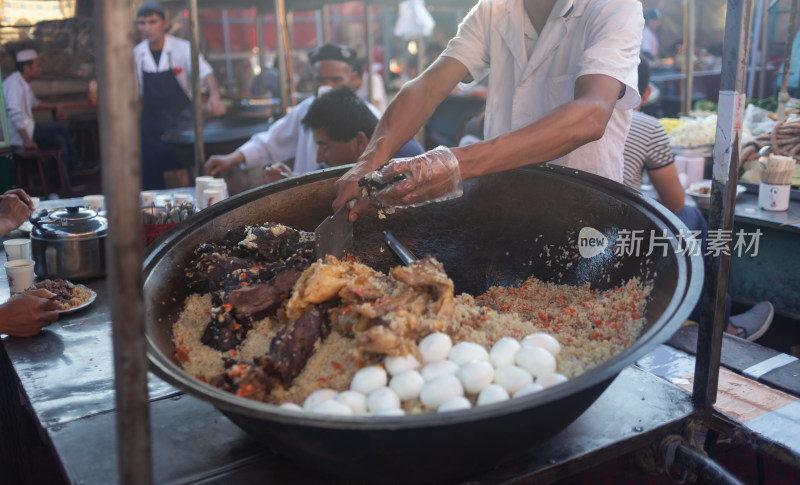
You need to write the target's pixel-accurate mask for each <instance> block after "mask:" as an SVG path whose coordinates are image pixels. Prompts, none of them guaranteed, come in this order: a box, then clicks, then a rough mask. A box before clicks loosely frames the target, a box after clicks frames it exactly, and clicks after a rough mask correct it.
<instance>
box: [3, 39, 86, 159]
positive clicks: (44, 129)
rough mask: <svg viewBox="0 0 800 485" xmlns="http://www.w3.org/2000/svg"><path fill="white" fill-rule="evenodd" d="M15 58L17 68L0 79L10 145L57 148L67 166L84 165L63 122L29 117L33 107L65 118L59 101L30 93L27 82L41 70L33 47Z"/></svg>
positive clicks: (27, 147)
mask: <svg viewBox="0 0 800 485" xmlns="http://www.w3.org/2000/svg"><path fill="white" fill-rule="evenodd" d="M16 61H17V63H16V68H17V70H16V71H14V73H12V74H11V75H10V76H8V77H7V78H6V79H5V80H4V81H3V96H4V97H5V100H6V113H7V115H8V129H9V139H10V141H11V145H12V146H17V147H23V148H25V149H26V150H36V149H38V148H60V149H61V150H62V151H63V153H64V159H65V161H66V162H67V166H68V167H69V168H70V169H73V170H78V169H81V170H82V169H86V168H88V167H87V166H85V165H84V163H83V161H82V160H81V157H80V154H78V150H77V149H76V148H75V143H74V142H73V141H72V136H70V134H69V131H68V130H67V127H66V126H64V124H63V123H59V122H57V121H54V122H39V123H37V122H36V121H35V120H34V118H33V108H38V109H44V110H47V109H50V110H56V114H57V117H58V118H59V119H64V118H66V115H65V113H64V111H63V110H62V109H61V105H60V104H58V103H48V102H44V101H39V100H38V99H37V98H36V95H34V93H33V89H32V88H31V85H30V82H31V81H33V80H34V79H36V78H37V77H39V76H40V75H41V73H42V67H41V64H40V59H39V55H38V54H37V53H36V51H35V50H33V49H23V50H21V51H19V52H17V54H16ZM95 168H96V167H95Z"/></svg>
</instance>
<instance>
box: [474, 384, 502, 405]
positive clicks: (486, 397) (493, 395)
mask: <svg viewBox="0 0 800 485" xmlns="http://www.w3.org/2000/svg"><path fill="white" fill-rule="evenodd" d="M508 400H509V396H508V392H507V391H506V390H505V389H503V387H502V386H500V385H499V384H489V385H488V386H486V387H484V388H483V390H482V391H481V393H480V394H478V401H477V404H478V406H486V405H487V404H493V403H496V402H501V401H508Z"/></svg>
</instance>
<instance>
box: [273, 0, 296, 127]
mask: <svg viewBox="0 0 800 485" xmlns="http://www.w3.org/2000/svg"><path fill="white" fill-rule="evenodd" d="M282 16H283V0H275V33H276V36H277V43H276V44H277V45H276V46H277V50H278V74H279V77H278V80H279V81H280V82H279V83H278V86H280V91H281V115H285V114H286V111H287V110H288V109H289V86H288V85H287V83H291V82H292V81H289V80H288V79H287V75H286V73H287V71H288V70H289V69H288V67H287V59H286V46H285V44H284V36H283V30H284V22H283V21H282V20H281V17H282Z"/></svg>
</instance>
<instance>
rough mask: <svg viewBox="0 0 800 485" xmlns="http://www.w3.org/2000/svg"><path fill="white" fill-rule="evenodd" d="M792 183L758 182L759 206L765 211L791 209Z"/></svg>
mask: <svg viewBox="0 0 800 485" xmlns="http://www.w3.org/2000/svg"><path fill="white" fill-rule="evenodd" d="M791 190H792V186H791V185H790V184H783V185H778V184H766V183H764V182H761V183H759V184H758V206H759V207H761V208H762V209H764V210H765V211H785V210H788V209H789V194H790V193H791Z"/></svg>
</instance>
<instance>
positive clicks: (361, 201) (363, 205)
mask: <svg viewBox="0 0 800 485" xmlns="http://www.w3.org/2000/svg"><path fill="white" fill-rule="evenodd" d="M386 162H387V160H381V159H380V158H379V157H376V156H373V155H372V154H369V153H366V152H365V153H364V154H363V155H362V156H361V158H359V160H358V162H356V164H355V165H354V166H353V167H352V168H351V169H350V170H348V171H347V172H346V173H345V174H344V175H342V176H341V177H339V179H338V180H337V181H336V182H334V184H333V186H334V187H335V188H336V192H337V195H336V199H334V201H333V210H334V211H337V210H339V208H340V207H342V206H343V205H345V204H347V203H348V202H350V201H351V200H355V201H357V202H356V204H355V205H353V207H351V208H350V213H349V216H348V218H349V219H350V222H355V220H356V219H358V216H360V215H361V214H363V213H364V212H366V211H367V209H369V206H370V202H369V200H368V199H367V198H365V197H364V198H362V197H361V187H359V186H358V181H359V180H361V179H362V178H363V177H364V176H365V175H367V174H368V173H370V172H372V171H373V170H375V169H376V168H378V167H380V166H381V165H382V164H384V163H386Z"/></svg>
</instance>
